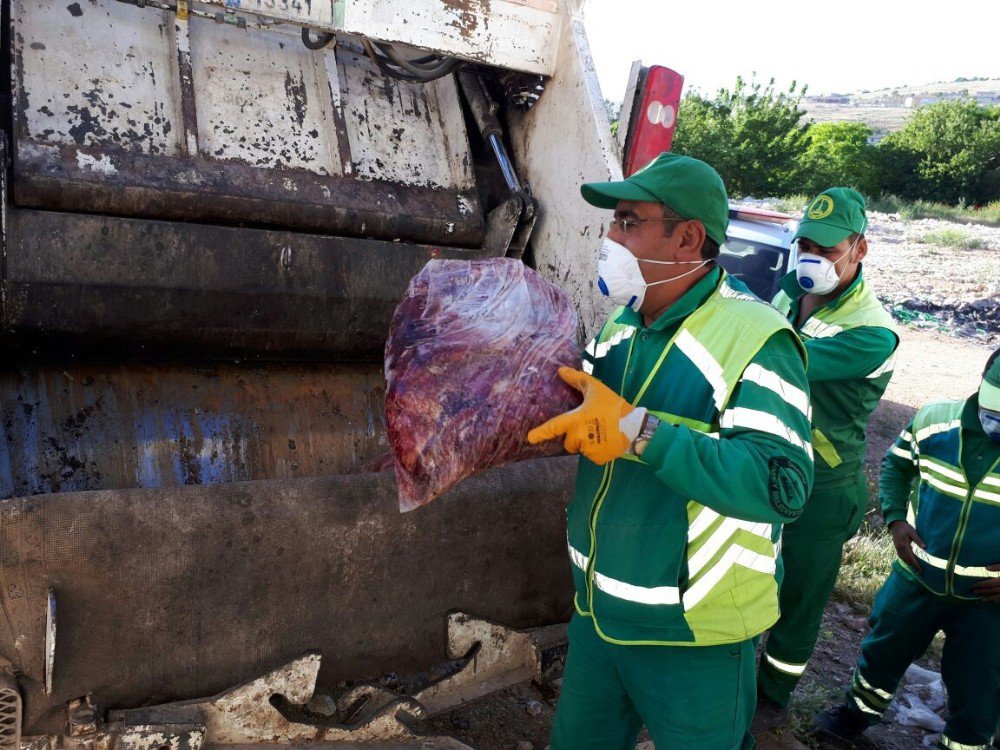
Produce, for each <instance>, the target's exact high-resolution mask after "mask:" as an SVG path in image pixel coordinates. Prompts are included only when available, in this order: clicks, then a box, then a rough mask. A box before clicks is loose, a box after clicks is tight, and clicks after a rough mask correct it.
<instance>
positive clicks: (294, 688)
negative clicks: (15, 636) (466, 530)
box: [0, 612, 566, 750]
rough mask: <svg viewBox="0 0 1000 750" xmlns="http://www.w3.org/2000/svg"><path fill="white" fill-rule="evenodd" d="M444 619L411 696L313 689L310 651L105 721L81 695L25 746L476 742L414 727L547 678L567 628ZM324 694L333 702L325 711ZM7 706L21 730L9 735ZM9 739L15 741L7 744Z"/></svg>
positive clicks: (0, 738)
mask: <svg viewBox="0 0 1000 750" xmlns="http://www.w3.org/2000/svg"><path fill="white" fill-rule="evenodd" d="M447 627H448V657H449V659H451V660H452V662H453V665H452V668H451V669H448V670H445V676H444V677H440V676H438V678H437V679H433V680H428V681H425V682H424V683H423V686H422V687H421V688H420V689H419V690H416V691H414V692H413V693H412V694H411V695H400V694H399V693H395V692H393V691H390V690H387V689H385V688H384V687H381V686H378V685H361V686H358V687H355V688H353V689H351V690H349V691H348V692H347V693H345V694H344V695H342V696H341V697H340V698H339V699H338V700H337V701H336V702H334V701H332V699H330V698H329V696H324V695H317V694H316V680H317V678H318V676H319V668H320V660H321V657H320V655H319V654H318V653H315V652H314V653H308V654H304V655H303V656H300V657H299V658H297V659H293V660H292V661H290V662H288V663H287V664H285V665H283V666H281V667H279V668H278V669H275V670H274V671H272V672H269V673H268V674H266V675H263V676H262V677H259V678H257V679H255V680H252V681H251V682H248V683H246V684H244V685H241V686H239V687H237V688H233V689H232V690H227V691H225V692H223V693H220V694H218V695H216V696H214V697H211V698H205V699H197V700H191V701H182V702H178V703H168V704H165V705H162V706H153V707H149V708H136V709H127V710H120V711H111V712H109V714H108V721H107V723H103V724H102V723H99V719H98V711H97V709H96V708H95V706H94V704H93V702H92V700H91V698H90V696H85V697H83V698H79V699H77V700H73V701H70V703H69V705H68V706H67V732H66V734H64V735H44V736H39V737H28V738H25V740H24V743H23V744H21V745H20V750H250V749H251V748H253V750H266V749H267V748H268V747H275V746H279V745H296V746H298V747H299V748H302V749H303V750H304V746H307V747H308V749H309V750H320V749H325V748H326V747H329V748H331V750H334V749H336V750H347V748H365V750H377V749H381V750H391V749H398V750H404V749H405V748H413V749H414V750H416V749H417V748H419V750H471V749H470V748H468V746H467V745H464V744H462V743H461V742H459V741H458V740H456V739H454V738H451V737H429V736H425V735H419V734H417V733H416V732H414V730H413V729H411V725H412V724H413V722H414V721H415V720H417V719H422V718H426V717H428V716H431V715H434V714H438V713H441V712H443V711H447V710H449V709H452V708H455V707H457V706H460V705H463V704H465V703H469V702H471V701H474V700H478V699H479V698H482V697H484V696H486V695H489V694H490V693H494V692H497V691H499V690H504V689H506V688H508V687H512V686H514V685H517V684H519V683H522V682H526V681H528V680H535V681H542V679H543V675H544V673H545V671H546V668H547V666H548V662H549V661H550V660H551V658H552V656H553V654H558V653H559V652H560V651H562V650H563V649H564V648H565V638H566V636H565V626H563V625H556V626H551V627H547V628H537V629H534V630H513V629H511V628H507V627H504V626H503V625H499V624H497V623H493V622H490V621H488V620H482V619H479V618H476V617H472V616H470V615H467V614H463V613H461V612H455V613H452V614H451V615H449V616H448V622H447ZM456 664H457V667H456V666H455V665H456ZM438 675H440V671H439V672H438ZM3 677H4V675H3V673H0V750H18V745H19V743H20V695H19V693H18V692H17V685H16V683H15V682H14V681H13V679H11V680H9V682H10V683H11V685H10V686H9V687H8V686H7V685H6V683H5V682H4V681H3ZM320 699H325V701H324V700H320ZM324 702H325V703H326V705H327V707H328V709H329V710H323V704H324ZM8 704H10V706H9V708H10V710H7V709H8ZM11 711H14V712H15V713H14V715H16V727H15V729H16V732H15V730H14V729H12V730H10V731H6V733H5V728H6V727H7V724H9V723H10V722H9V721H8V722H7V723H4V722H5V721H6V717H7V714H8V713H11ZM12 737H17V739H18V741H17V742H13V743H11V742H8V739H10V738H12Z"/></svg>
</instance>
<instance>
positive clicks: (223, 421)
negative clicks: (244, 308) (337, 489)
mask: <svg viewBox="0 0 1000 750" xmlns="http://www.w3.org/2000/svg"><path fill="white" fill-rule="evenodd" d="M384 388H385V381H384V378H383V375H382V368H381V366H380V364H378V363H371V364H354V365H348V364H325V363H315V364H308V363H303V364H287V363H274V364H262V363H258V364H239V365H237V364H234V363H232V362H230V363H223V364H204V365H198V364H188V365H184V364H123V363H114V364H111V363H106V362H100V363H93V364H74V365H65V364H60V365H55V366H41V365H39V366H33V367H32V366H27V365H22V366H21V367H18V368H16V369H8V370H5V371H2V372H0V497H4V498H7V497H17V496H22V495H36V494H48V493H55V492H72V491H78V490H103V489H125V488H133V487H176V486H183V485H192V484H221V483H226V482H235V481H244V480H252V479H288V478H293V477H310V476H324V475H329V474H343V473H348V472H352V471H360V470H362V469H364V467H365V466H366V465H368V464H370V463H371V462H372V461H373V460H374V459H376V458H377V457H379V456H381V455H383V454H385V453H387V452H388V451H389V445H388V442H387V440H386V434H385V415H384V413H383V405H382V401H383V398H384Z"/></svg>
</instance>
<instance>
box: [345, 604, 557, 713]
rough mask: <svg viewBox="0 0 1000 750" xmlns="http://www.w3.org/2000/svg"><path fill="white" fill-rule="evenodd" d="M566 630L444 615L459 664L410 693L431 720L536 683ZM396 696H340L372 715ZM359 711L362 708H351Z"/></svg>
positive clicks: (378, 691)
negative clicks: (517, 627) (516, 626)
mask: <svg viewBox="0 0 1000 750" xmlns="http://www.w3.org/2000/svg"><path fill="white" fill-rule="evenodd" d="M565 644H566V628H565V626H564V625H553V626H550V627H547V628H535V629H532V630H513V629H511V628H508V627H505V626H503V625H499V624H497V623H494V622H490V621H489V620H482V619H479V618H476V617H472V616H471V615H467V614H464V613H462V612H454V613H452V614H450V615H449V616H448V658H449V659H451V660H456V661H458V662H459V663H460V665H459V667H458V669H457V671H456V670H453V671H452V672H451V673H450V674H448V675H446V676H445V677H443V678H439V679H437V680H435V681H432V682H430V683H429V684H427V685H426V686H424V687H423V688H421V689H420V690H418V691H416V692H414V693H413V694H412V699H413V700H414V701H415V702H417V703H418V704H419V706H420V709H421V715H426V716H432V715H434V714H439V713H442V712H444V711H447V710H450V709H452V708H455V707H457V706H461V705H463V704H465V703H470V702H472V701H474V700H478V699H480V698H483V697H485V696H487V695H489V694H491V693H495V692H498V691H500V690H506V689H507V688H509V687H513V686H514V685H518V684H520V683H522V682H528V681H529V680H534V681H536V682H541V681H542V680H543V677H544V675H545V672H546V670H547V668H548V666H549V664H550V662H551V661H552V659H553V658H554V657H556V656H557V655H558V654H559V653H561V652H563V651H564V650H565ZM398 697H399V696H398V695H397V694H395V693H393V692H391V691H389V690H386V689H384V688H382V687H380V686H378V685H359V686H358V687H355V688H354V689H352V690H350V691H349V692H348V693H346V694H344V695H343V696H341V698H340V699H339V701H338V705H340V706H342V707H345V708H347V710H353V711H355V712H357V711H359V710H360V711H365V712H366V713H377V712H379V711H381V710H383V707H384V706H386V705H387V704H388V703H390V702H391V701H392V700H398ZM354 706H360V707H363V708H360V709H358V708H354V709H351V708H350V707H354Z"/></svg>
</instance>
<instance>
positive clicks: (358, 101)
mask: <svg viewBox="0 0 1000 750" xmlns="http://www.w3.org/2000/svg"><path fill="white" fill-rule="evenodd" d="M338 58H339V59H340V60H341V61H342V65H341V70H342V71H343V74H344V79H345V80H344V92H345V102H344V103H345V119H346V122H347V132H348V135H349V138H350V143H351V154H352V156H353V159H354V165H355V170H356V171H357V174H358V177H360V178H363V179H383V180H385V179H387V180H391V181H394V182H399V183H402V184H405V185H426V186H430V187H453V188H457V189H459V190H461V189H469V188H471V187H472V186H473V185H474V184H475V178H474V174H473V166H472V160H471V158H470V157H469V142H468V135H467V133H466V129H465V122H464V120H463V118H462V110H461V106H460V105H459V100H458V87H457V84H456V82H455V79H454V77H453V76H446V77H444V78H439V79H438V80H436V81H433V82H431V83H407V82H405V81H399V80H396V79H394V78H386V77H385V76H384V75H382V74H381V73H380V72H379V71H378V69H377V68H376V67H375V64H374V63H372V62H371V61H370V60H369V59H368V58H366V57H361V56H358V55H355V54H352V53H351V52H348V51H343V50H342V51H340V52H338ZM469 209H470V211H471V206H470V207H469Z"/></svg>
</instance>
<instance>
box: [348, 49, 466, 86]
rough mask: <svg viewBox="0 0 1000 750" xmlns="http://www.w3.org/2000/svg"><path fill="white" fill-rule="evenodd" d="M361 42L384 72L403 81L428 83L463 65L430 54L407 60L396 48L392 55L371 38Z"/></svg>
mask: <svg viewBox="0 0 1000 750" xmlns="http://www.w3.org/2000/svg"><path fill="white" fill-rule="evenodd" d="M361 44H362V46H364V48H365V52H366V54H367V55H368V57H370V58H371V59H372V61H373V62H374V63H375V65H377V66H378V69H379V70H380V71H382V73H384V74H385V75H387V76H390V77H392V78H397V79H399V80H401V81H410V82H414V83H428V82H430V81H434V80H437V79H438V78H443V77H444V76H446V75H449V74H451V73H453V72H454V71H455V70H457V69H458V68H459V67H461V66H462V65H463V63H462V62H461V61H459V60H455V59H450V58H437V57H433V56H430V55H428V56H425V57H420V58H416V59H415V60H406V59H405V58H403V57H402V56H401V55H399V53H397V52H396V51H395V50H392V53H391V56H390V54H389V53H388V52H384V51H383V50H382V49H381V48H380V47H378V46H377V45H376V44H375V42H372V41H371V40H369V39H362V40H361ZM390 49H391V48H390Z"/></svg>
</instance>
